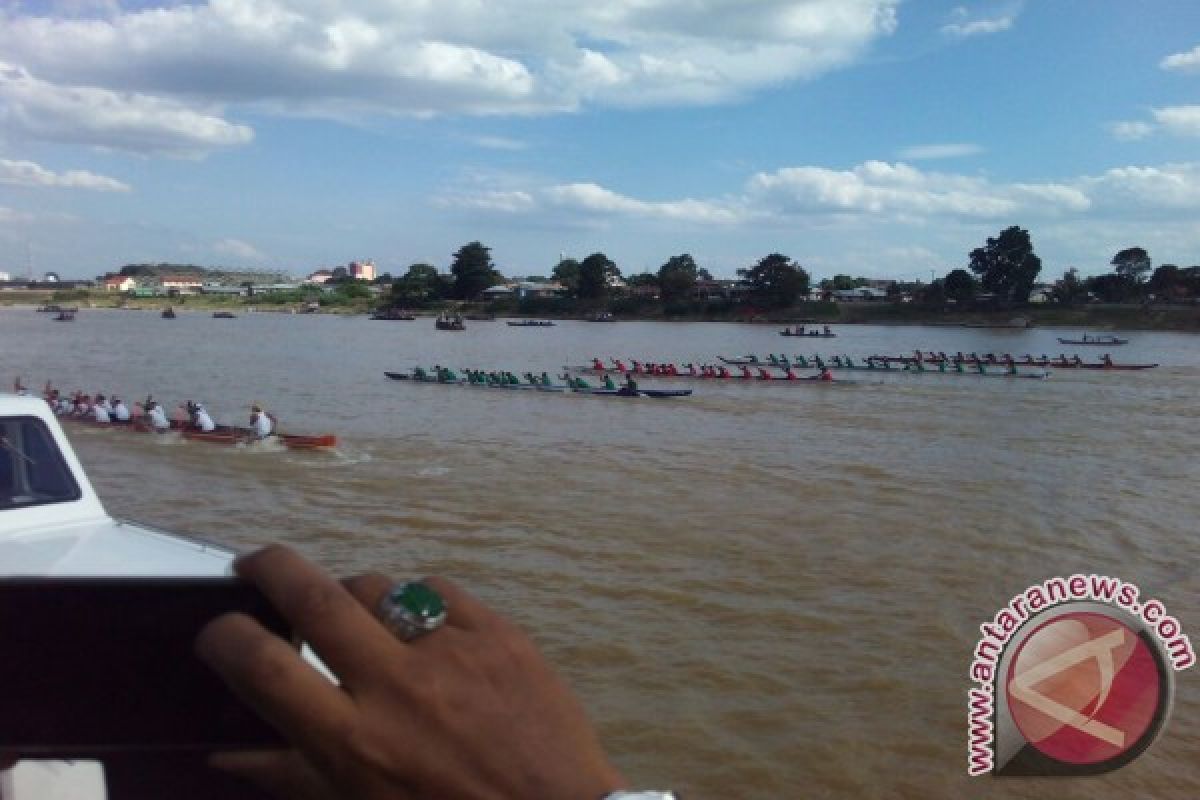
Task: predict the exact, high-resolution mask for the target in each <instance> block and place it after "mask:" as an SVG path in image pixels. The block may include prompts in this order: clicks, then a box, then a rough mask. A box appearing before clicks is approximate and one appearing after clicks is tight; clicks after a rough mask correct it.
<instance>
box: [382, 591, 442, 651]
mask: <svg viewBox="0 0 1200 800" xmlns="http://www.w3.org/2000/svg"><path fill="white" fill-rule="evenodd" d="M447 610H448V607H447V605H446V601H445V600H443V599H442V596H441V595H440V594H438V593H437V592H435V591H434V590H433V589H431V588H429V587H428V586H426V585H425V584H424V583H421V582H420V581H412V582H410V583H398V584H396V585H395V586H393V587H392V588H391V589H390V590H389V591H388V593H387V594H385V595H384V596H383V600H381V601H380V603H379V617H380V619H381V620H382V621H383V624H384V626H385V627H386V628H387V629H388V630H390V631H391V632H392V633H394V634H395V635H396V637H397V638H398V639H400V640H401V641H404V642H411V641H412V640H413V639H416V638H418V637H420V636H424V635H425V634H427V633H430V632H432V631H436V630H437V629H438V628H440V627H441V626H442V624H443V623H444V622H445V621H446V612H447Z"/></svg>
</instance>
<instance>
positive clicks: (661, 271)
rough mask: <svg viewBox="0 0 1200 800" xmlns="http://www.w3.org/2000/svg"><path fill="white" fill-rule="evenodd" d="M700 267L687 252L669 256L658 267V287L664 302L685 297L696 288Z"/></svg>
mask: <svg viewBox="0 0 1200 800" xmlns="http://www.w3.org/2000/svg"><path fill="white" fill-rule="evenodd" d="M699 277H700V268H699V267H698V266H696V260H695V259H694V258H692V257H691V256H690V255H688V254H687V253H683V254H681V255H677V256H671V257H670V258H668V259H667V260H666V262H665V263H664V264H663V265H662V266H661V267H659V268H658V288H659V291H660V292H662V299H663V302H664V303H671V302H674V301H676V300H681V299H687V298H688V297H690V296H691V295H692V292H693V291H695V289H696V281H697V280H698V279H699Z"/></svg>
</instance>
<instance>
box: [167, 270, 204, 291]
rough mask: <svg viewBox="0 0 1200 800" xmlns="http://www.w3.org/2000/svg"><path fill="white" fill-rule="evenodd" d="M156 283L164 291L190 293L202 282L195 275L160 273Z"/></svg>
mask: <svg viewBox="0 0 1200 800" xmlns="http://www.w3.org/2000/svg"><path fill="white" fill-rule="evenodd" d="M158 285H159V286H160V287H162V289H163V291H166V292H172V291H174V292H178V293H179V294H192V293H193V292H197V291H199V290H200V288H201V287H202V286H203V285H204V284H203V283H202V282H201V281H200V279H199V278H197V277H196V276H195V275H161V276H159V279H158Z"/></svg>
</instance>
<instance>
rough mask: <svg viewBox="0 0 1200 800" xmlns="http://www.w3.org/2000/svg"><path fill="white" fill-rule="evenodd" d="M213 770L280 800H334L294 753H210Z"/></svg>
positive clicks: (318, 775)
mask: <svg viewBox="0 0 1200 800" xmlns="http://www.w3.org/2000/svg"><path fill="white" fill-rule="evenodd" d="M208 765H209V766H210V767H212V768H213V769H217V770H220V771H221V772H227V773H229V774H230V775H235V776H237V777H238V778H241V779H242V780H244V781H247V782H249V783H252V784H254V785H255V786H257V787H258V788H260V789H262V790H263V791H264V792H266V793H267V794H271V795H274V796H275V797H278V798H281V800H293V799H294V800H335V799H336V798H337V797H338V795H337V792H336V791H334V789H333V788H332V787H331V786H330V785H329V782H328V781H326V780H325V777H324V776H323V775H321V773H320V772H319V771H318V770H317V769H316V768H315V767H313V765H312V764H311V763H309V761H308V759H306V758H304V756H302V755H300V753H298V752H297V751H295V750H239V751H226V752H220V753H213V754H212V755H211V756H209V758H208Z"/></svg>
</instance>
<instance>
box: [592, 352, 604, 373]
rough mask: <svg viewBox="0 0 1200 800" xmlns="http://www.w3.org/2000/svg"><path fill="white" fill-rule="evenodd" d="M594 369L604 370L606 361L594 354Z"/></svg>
mask: <svg viewBox="0 0 1200 800" xmlns="http://www.w3.org/2000/svg"><path fill="white" fill-rule="evenodd" d="M592 369H594V370H596V371H597V372H604V362H603V361H601V360H600V359H598V358H596V357H595V356H592Z"/></svg>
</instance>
